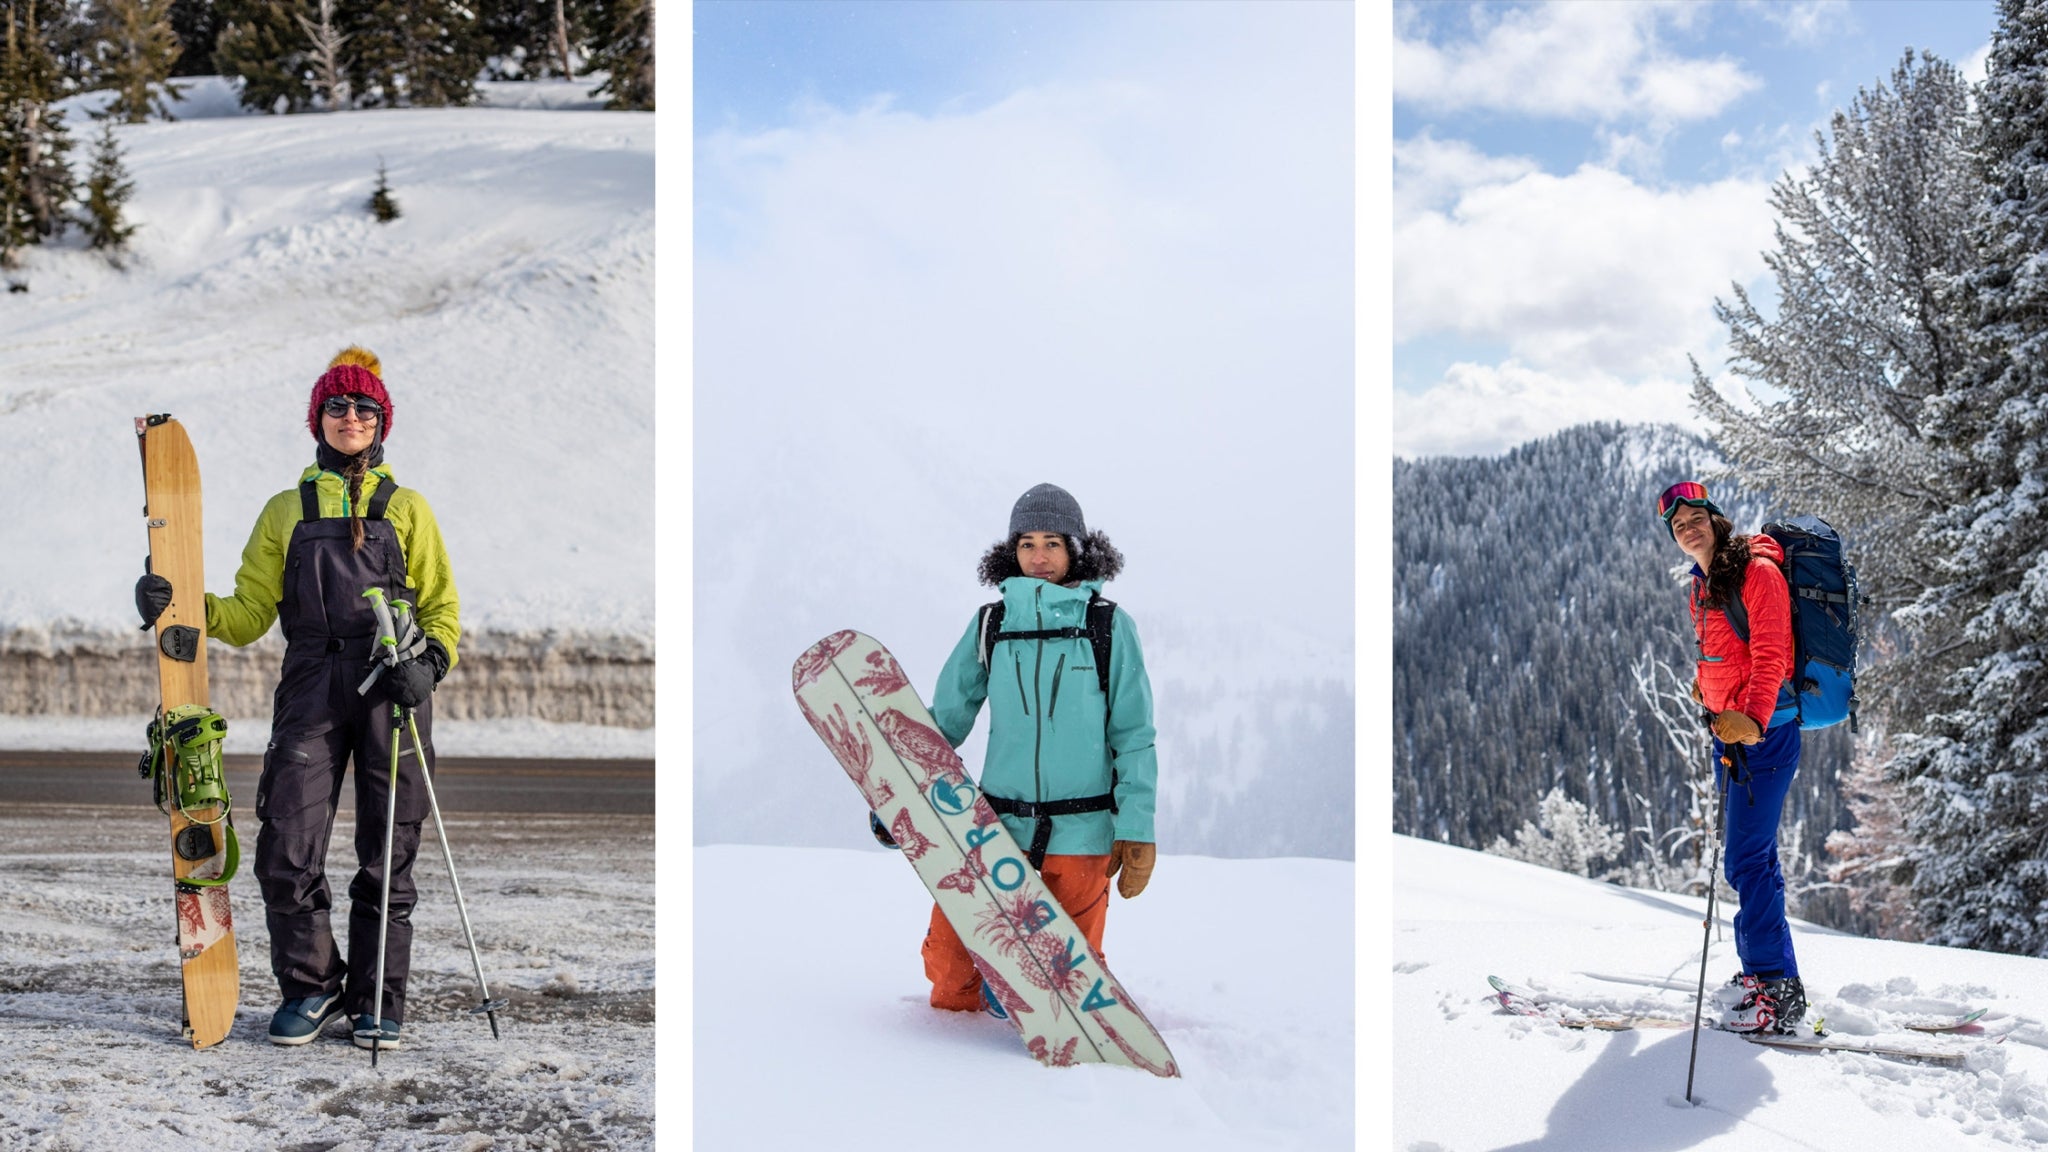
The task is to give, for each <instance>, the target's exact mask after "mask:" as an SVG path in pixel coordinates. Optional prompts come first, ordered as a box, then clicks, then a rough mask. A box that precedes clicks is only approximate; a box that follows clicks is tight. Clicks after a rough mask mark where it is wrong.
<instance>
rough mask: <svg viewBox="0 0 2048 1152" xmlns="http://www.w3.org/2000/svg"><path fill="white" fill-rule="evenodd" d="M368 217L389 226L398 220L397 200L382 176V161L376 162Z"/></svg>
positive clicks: (387, 180) (389, 183)
mask: <svg viewBox="0 0 2048 1152" xmlns="http://www.w3.org/2000/svg"><path fill="white" fill-rule="evenodd" d="M370 215H372V216H375V217H376V218H377V223H379V224H389V223H391V222H392V221H393V220H396V219H398V217H399V215H400V213H399V211H398V199H397V198H396V197H394V196H393V195H391V181H390V179H389V178H388V177H386V176H385V175H384V161H383V160H382V159H381V158H380V159H379V160H378V161H377V187H376V189H375V190H374V191H372V192H371V193H370Z"/></svg>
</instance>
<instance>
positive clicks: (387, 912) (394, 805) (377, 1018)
mask: <svg viewBox="0 0 2048 1152" xmlns="http://www.w3.org/2000/svg"><path fill="white" fill-rule="evenodd" d="M404 711H405V710H404V709H403V708H400V707H399V706H398V705H396V704H393V705H392V706H391V779H390V780H389V781H387V782H386V786H385V787H386V791H385V797H384V894H383V896H382V897H381V899H380V901H379V906H378V909H377V983H376V986H375V987H374V988H373V989H372V990H371V992H370V1067H372V1068H375V1067H376V1066H377V1051H378V1048H379V1046H380V1045H382V1044H383V1042H384V957H385V941H386V940H387V939H388V938H389V937H390V933H391V840H392V836H393V834H394V833H395V832H396V830H397V827H398V727H399V718H400V716H401V715H402V714H403V713H404ZM356 1035H358V1036H361V1035H362V1033H360V1032H358V1033H356Z"/></svg>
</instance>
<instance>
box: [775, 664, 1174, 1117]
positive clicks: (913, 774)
mask: <svg viewBox="0 0 2048 1152" xmlns="http://www.w3.org/2000/svg"><path fill="white" fill-rule="evenodd" d="M791 680H792V686H793V688H794V690H795V693H796V698H797V706H798V707H799V708H800V709H802V710H803V714H804V718H805V719H806V720H808V721H809V722H810V725H811V728H812V729H813V730H814V731H816V732H817V734H818V738H819V739H821V740H823V741H824V742H825V745H826V747H828V748H830V749H831V750H832V754H833V756H834V758H836V759H837V760H838V761H839V765H840V767H841V768H843V769H845V770H846V774H847V775H848V776H849V777H851V778H852V780H853V783H854V786H855V787H857V788H859V789H860V793H861V797H862V798H863V799H865V800H866V801H867V803H868V807H869V808H871V809H873V810H874V812H875V815H876V816H877V817H878V818H879V819H880V820H881V822H882V824H883V825H884V826H885V827H887V828H888V829H889V830H890V833H891V835H892V837H893V838H894V839H895V840H896V842H897V843H898V845H900V846H901V848H902V850H903V855H904V858H905V859H907V860H909V861H910V863H911V867H912V868H914V869H915V870H916V872H917V874H918V878H919V879H921V880H923V881H924V885H925V887H926V888H927V889H928V890H930V892H931V894H932V899H933V900H934V901H936V902H937V904H938V907H939V910H940V912H941V913H943V914H944V915H945V917H946V919H947V921H948V922H949V923H950V924H952V926H953V929H954V931H955V932H957V933H958V934H959V936H960V940H961V943H962V944H964V945H966V947H967V950H968V953H969V955H970V956H971V957H972V958H973V960H974V966H975V968H976V970H977V971H979V972H980V973H981V975H982V979H983V980H984V982H985V983H986V984H987V985H988V989H989V992H990V994H991V995H993V996H994V997H995V999H996V1001H997V1002H998V1003H1000V1004H1001V1005H1002V1006H1003V1008H1004V1010H1005V1011H1007V1012H1008V1014H1009V1020H1010V1023H1011V1025H1012V1026H1013V1027H1015V1028H1016V1029H1017V1031H1018V1034H1019V1036H1020V1037H1021V1038H1022V1039H1023V1040H1024V1044H1025V1047H1026V1049H1027V1050H1028V1051H1030V1053H1031V1054H1032V1055H1033V1056H1034V1057H1036V1058H1037V1059H1038V1060H1039V1062H1040V1063H1042V1064H1045V1065H1047V1066H1049V1067H1062V1066H1066V1065H1069V1064H1077V1063H1104V1064H1121V1065H1125V1066H1127V1067H1133V1068H1142V1069H1144V1070H1145V1071H1147V1072H1150V1073H1152V1074H1153V1075H1155V1076H1169V1077H1171V1076H1179V1075H1180V1069H1179V1066H1178V1065H1177V1064H1176V1063H1175V1062H1174V1058H1173V1053H1172V1052H1170V1051H1168V1050H1167V1047H1166V1041H1165V1040H1164V1039H1162V1038H1161V1037H1160V1035H1159V1031H1158V1029H1156V1028H1154V1027H1153V1026H1152V1024H1151V1022H1150V1021H1148V1020H1147V1019H1146V1018H1145V1016H1144V1014H1143V1013H1142V1012H1140V1011H1139V1010H1138V1006H1137V1005H1136V1004H1135V1003H1133V1002H1132V1000H1131V998H1130V995H1129V994H1128V993H1126V992H1125V991H1124V989H1123V987H1122V986H1121V985H1120V984H1118V983H1117V981H1116V978H1115V977H1114V976H1112V975H1111V974H1110V972H1109V969H1108V968H1107V967H1105V966H1104V965H1103V963H1102V958H1101V957H1100V956H1098V955H1096V953H1095V951H1094V949H1092V948H1090V947H1089V946H1088V941H1087V939H1086V937H1085V936H1083V935H1082V933H1081V931H1080V928H1079V927H1078V926H1077V925H1076V924H1075V923H1074V922H1073V920H1072V918H1071V917H1069V916H1068V915H1067V913H1066V910H1065V909H1063V908H1061V907H1060V905H1059V902H1058V901H1057V900H1055V899H1054V898H1053V895H1052V893H1051V892H1050V891H1049V890H1048V889H1047V888H1046V887H1045V882H1044V881H1043V880H1042V879H1040V877H1039V875H1038V871H1037V870H1036V869H1034V868H1032V867H1031V865H1030V863H1029V862H1028V861H1027V859H1026V858H1025V854H1024V851H1023V850H1022V849H1021V848H1019V847H1018V846H1017V842H1016V840H1015V839H1013V838H1012V837H1011V836H1010V834H1009V832H1008V831H1007V830H1005V829H1004V827H1003V825H1002V823H1001V821H1000V820H998V819H997V817H996V812H995V809H994V808H991V807H990V806H989V803H988V801H987V799H986V798H984V797H983V796H982V795H981V791H980V789H979V788H978V787H977V786H976V785H975V783H974V781H973V780H971V779H970V778H969V777H968V775H967V770H966V768H965V767H964V766H963V765H962V764H961V763H960V758H959V756H958V755H956V754H955V753H954V751H953V747H952V745H950V744H948V743H947V742H946V739H945V737H944V736H942V735H940V734H939V727H938V724H937V722H935V721H934V720H933V719H932V716H931V713H930V712H929V711H927V710H926V709H925V706H924V703H923V702H922V701H921V700H919V699H918V697H917V693H915V692H913V691H910V679H909V677H907V676H906V675H904V673H903V669H902V667H901V666H900V665H898V664H897V662H896V658H895V657H894V656H892V655H890V653H889V650H888V649H886V648H884V647H882V645H881V644H879V643H878V642H876V641H875V640H874V639H872V638H871V637H868V636H863V635H861V634H860V633H858V632H851V631H845V632H835V633H833V634H832V635H830V636H827V637H826V638H824V639H823V640H820V641H819V642H818V643H816V644H814V645H812V646H811V648H810V649H809V650H808V651H806V652H805V653H804V654H803V655H802V656H801V657H799V658H798V659H797V662H796V666H795V668H794V669H793V670H792V673H791Z"/></svg>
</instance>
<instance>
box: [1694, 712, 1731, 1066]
mask: <svg viewBox="0 0 2048 1152" xmlns="http://www.w3.org/2000/svg"><path fill="white" fill-rule="evenodd" d="M1709 723H1710V724H1711V723H1712V718H1711V717H1710V718H1709ZM1713 747H1714V745H1713V743H1712V742H1711V741H1710V742H1708V744H1707V751H1708V759H1709V760H1711V759H1712V758H1713ZM1729 756H1730V752H1729V750H1728V749H1726V748H1725V747H1724V748H1723V750H1722V755H1721V767H1723V768H1725V769H1727V770H1728V771H1726V772H1716V773H1715V775H1717V776H1719V777H1720V784H1719V785H1718V786H1717V787H1716V788H1715V789H1714V859H1713V864H1712V866H1711V867H1709V868H1708V869H1707V918H1706V920H1705V921H1704V922H1703V923H1702V924H1701V925H1700V927H1701V929H1702V933H1701V936H1700V988H1699V995H1698V997H1697V998H1696V999H1695V1000H1694V1001H1693V1006H1692V1056H1691V1057H1690V1058H1688V1059H1687V1060H1686V1063H1685V1102H1686V1103H1687V1104H1690V1103H1692V1075H1693V1070H1694V1069H1695V1068H1696V1067H1698V1065H1699V1060H1700V1019H1701V1017H1703V1016H1705V1015H1706V1010H1707V950H1708V949H1710V948H1712V947H1713V944H1714V897H1715V896H1716V895H1718V894H1719V893H1720V889H1721V838H1722V836H1723V834H1724V833H1725V831H1726V827H1727V823H1728V788H1729V785H1730V784H1731V783H1732V782H1733V780H1732V777H1733V775H1734V768H1735V764H1734V762H1733V761H1732V760H1731V759H1729Z"/></svg>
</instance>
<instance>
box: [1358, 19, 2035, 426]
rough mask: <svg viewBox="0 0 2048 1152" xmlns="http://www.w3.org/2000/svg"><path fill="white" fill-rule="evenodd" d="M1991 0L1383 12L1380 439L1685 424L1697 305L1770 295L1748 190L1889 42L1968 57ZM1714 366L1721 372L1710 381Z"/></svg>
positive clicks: (1764, 208) (1766, 214) (1702, 354)
mask: <svg viewBox="0 0 2048 1152" xmlns="http://www.w3.org/2000/svg"><path fill="white" fill-rule="evenodd" d="M1996 18H1997V17H1996V10H1995V5H1994V4H1993V3H1992V2H1991V0H1941V2H1938V3H1920V2H1905V0H1890V2H1883V3H1856V4H1847V3H1840V2H1829V0H1802V2H1797V3H1791V2H1774V3H1770V4H1762V3H1749V2H1731V3H1715V4H1694V3H1668V4H1658V3H1595V4H1499V3H1486V4H1461V3H1428V4H1413V3H1404V4H1400V5H1397V7H1396V9H1395V15H1394V40H1395V43H1394V58H1395V65H1394V84H1393V89H1394V91H1393V129H1394V130H1393V136H1394V158H1393V159H1394V165H1393V167H1394V221H1393V253H1392V259H1393V264H1394V313H1395V316H1394V332H1395V352H1394V357H1395V363H1394V380H1395V397H1394V411H1395V426H1394V449H1395V451H1396V452H1397V453H1399V454H1403V455H1417V454H1434V453H1492V452H1499V451H1502V450H1505V449H1507V448H1509V447H1512V446H1514V445H1515V444H1517V443H1521V442H1523V441H1525V440H1527V439H1530V438H1532V437H1535V436H1540V435H1544V434H1547V433H1548V432H1551V431H1555V430H1556V429H1558V428H1562V427H1566V426H1569V425H1571V424H1575V423H1580V422H1582V421H1585V420H1589V419H1596V418H1622V419H1629V420H1670V421H1674V422H1678V423H1689V422H1690V421H1691V420H1692V416H1691V412H1690V406H1689V403H1688V402H1687V400H1686V397H1687V394H1688V391H1689V377H1688V369H1687V365H1686V357H1687V356H1688V355H1691V356H1694V357H1696V358H1698V360H1699V361H1700V363H1701V365H1702V367H1703V368H1705V369H1706V371H1707V372H1708V373H1709V374H1710V375H1713V376H1715V377H1716V378H1717V380H1721V379H1722V378H1723V374H1722V373H1721V372H1720V358H1721V355H1722V353H1723V348H1724V343H1725V332H1723V331H1722V330H1721V329H1720V328H1719V326H1718V325H1717V324H1716V323H1715V321H1714V320H1713V315H1712V306H1713V301H1714V298H1715V297H1716V296H1717V295H1718V296H1722V297H1726V296H1728V295H1729V294H1730V287H1729V286H1730V284H1731V282H1740V283H1742V284H1744V285H1745V286H1746V287H1747V288H1748V289H1749V290H1750V291H1751V292H1752V293H1753V294H1756V295H1758V296H1759V297H1760V298H1762V299H1766V300H1767V299H1768V297H1769V295H1770V287H1769V282H1768V280H1767V279H1766V278H1765V277H1764V275H1763V273H1764V269H1763V264H1762V259H1761V256H1760V253H1761V251H1762V250H1764V249H1766V248H1768V247H1769V246H1770V245H1771V224H1772V218H1771V215H1770V211H1769V208H1768V204H1767V201H1766V196H1767V195H1768V190H1769V186H1770V184H1771V182H1772V181H1773V180H1775V179H1777V178H1778V177H1779V176H1780V175H1781V174H1782V173H1784V172H1785V171H1786V170H1787V169H1788V168H1793V167H1797V166H1799V165H1803V164H1805V163H1807V162H1808V161H1810V160H1811V158H1812V157H1813V155H1814V144H1813V133H1814V131H1815V130H1816V129H1819V128H1822V127H1824V126H1825V124H1826V122H1827V119H1828V117H1829V116H1831V115H1832V114H1833V112H1834V111H1835V110H1836V109H1837V108H1840V107H1842V106H1844V105H1846V104H1847V103H1848V102H1849V100H1850V99H1852V98H1853V97H1854V95H1855V93H1856V91H1857V89H1858V88H1860V87H1867V86H1871V85H1874V84H1876V83H1879V82H1881V81H1884V80H1885V79H1886V78H1888V77H1889V75H1890V73H1891V71H1892V70H1893V68H1894V67H1895V66H1896V65H1897V64H1898V62H1899V60H1900V57H1901V55H1902V53H1903V52H1904V51H1905V49H1906V48H1907V47H1909V46H1910V47H1912V48H1915V49H1925V50H1929V51H1932V52H1934V53H1935V54H1937V55H1939V56H1942V57H1943V58H1945V59H1948V60H1950V61H1951V62H1953V63H1955V64H1957V65H1958V66H1961V67H1963V68H1964V70H1965V74H1966V75H1969V76H1972V77H1973V78H1975V77H1980V76H1981V75H1982V56H1983V51H1984V49H1985V48H1986V47H1987V45H1988V44H1989V41H1990V37H1991V32H1992V29H1993V27H1994V25H1995V23H1996ZM1724 383H1725V381H1724Z"/></svg>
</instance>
